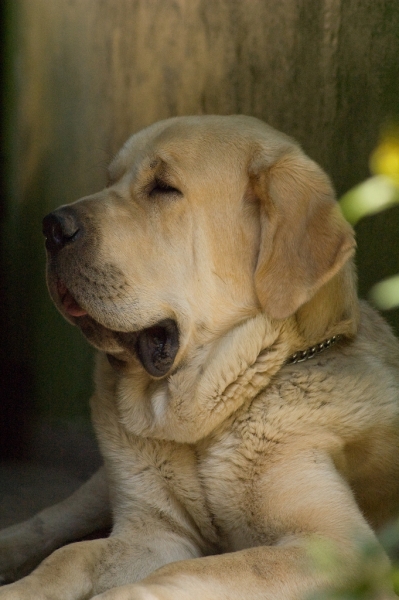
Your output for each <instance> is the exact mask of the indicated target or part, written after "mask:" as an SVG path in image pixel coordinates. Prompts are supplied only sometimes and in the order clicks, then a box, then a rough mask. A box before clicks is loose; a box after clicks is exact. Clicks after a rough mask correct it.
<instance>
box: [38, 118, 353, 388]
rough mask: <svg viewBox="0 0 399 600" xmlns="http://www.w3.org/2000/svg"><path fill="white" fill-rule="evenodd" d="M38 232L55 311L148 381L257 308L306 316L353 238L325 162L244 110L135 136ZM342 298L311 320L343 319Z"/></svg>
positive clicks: (277, 315) (275, 315) (273, 315)
mask: <svg viewBox="0 0 399 600" xmlns="http://www.w3.org/2000/svg"><path fill="white" fill-rule="evenodd" d="M44 234H45V236H46V238H47V241H46V247H47V255H48V267H47V279H48V287H49V290H50V294H51V296H52V298H53V300H54V302H55V304H56V306H57V307H58V309H59V310H60V311H61V313H62V314H63V315H64V316H65V317H66V318H67V319H68V320H69V321H71V322H72V323H73V324H75V325H78V326H79V327H80V328H81V330H82V332H83V333H84V334H85V336H86V337H87V338H88V340H89V341H90V342H91V343H92V344H93V345H94V346H95V347H96V348H98V349H100V350H103V351H104V352H106V353H107V354H108V355H109V357H110V361H111V364H112V363H113V364H114V365H115V366H118V365H124V364H129V362H131V361H133V362H134V361H135V362H136V363H137V360H138V361H139V362H141V364H142V366H143V367H144V368H145V370H146V371H147V372H148V373H149V374H150V375H151V376H153V377H156V378H159V377H163V376H165V375H166V374H168V373H169V372H170V371H171V370H172V369H173V368H174V367H175V366H176V365H177V364H179V362H181V361H184V360H185V357H186V356H187V354H188V353H189V352H190V349H192V348H193V347H198V346H199V345H201V344H206V343H208V342H209V341H212V340H214V339H215V338H217V337H219V336H221V335H223V333H224V332H226V331H228V330H229V329H230V328H231V327H233V326H235V325H237V324H238V323H240V322H241V321H243V320H245V319H247V318H248V317H251V316H254V315H256V314H257V313H258V312H261V311H264V312H265V313H266V314H267V315H268V316H269V317H270V319H276V320H281V319H287V318H290V317H291V316H292V315H298V314H299V313H300V311H302V314H303V315H304V317H303V318H304V319H305V317H306V319H307V321H308V323H311V322H313V321H314V320H315V319H316V315H315V314H311V313H312V311H310V309H309V307H310V306H312V305H311V302H312V300H313V299H314V298H315V296H316V295H317V294H318V293H319V292H320V290H322V289H326V287H325V286H326V284H327V283H328V282H330V281H332V280H333V279H334V276H336V275H337V274H338V273H339V272H341V271H342V268H343V266H344V265H345V263H346V262H347V261H348V258H349V257H350V256H351V255H352V254H353V249H354V238H353V232H352V229H351V228H350V226H349V225H348V224H347V223H346V222H345V221H344V219H343V218H342V216H341V214H340V212H339V209H338V206H337V203H336V201H335V199H334V194H333V191H332V188H331V185H330V182H329V180H328V178H327V176H326V175H325V174H324V172H323V171H322V170H321V169H320V168H319V167H318V166H317V165H316V164H315V163H314V162H313V161H311V160H310V159H309V158H307V157H306V156H305V155H304V154H303V152H302V151H301V150H300V148H299V147H298V146H297V145H296V144H295V143H294V142H293V141H292V140H291V139H290V138H288V137H286V136H284V135H283V134H280V133H278V132H276V131H275V130H273V129H272V128H270V127H268V126H267V125H265V124H264V123H262V122H260V121H258V120H257V119H254V118H251V117H242V116H229V117H213V116H209V117H181V118H175V119H169V120H166V121H162V122H159V123H156V124H155V125H153V126H151V127H148V128H147V129H145V130H143V131H141V132H140V133H138V134H136V135H134V136H133V137H132V138H130V139H129V140H128V141H127V143H126V144H125V146H124V147H123V148H122V149H121V151H120V152H119V154H118V155H117V157H116V158H115V160H114V161H113V162H112V164H111V165H110V167H109V185H108V186H107V187H106V188H105V189H104V190H103V191H101V192H99V193H97V194H94V195H92V196H88V197H86V198H83V199H81V200H78V201H77V202H75V203H73V204H70V205H67V206H62V207H61V208H59V209H57V210H56V211H54V212H53V213H51V214H49V215H47V216H46V217H45V219H44ZM346 293H347V290H346ZM338 296H339V293H336V294H335V297H334V300H333V302H332V303H333V304H334V303H335V304H336V305H338V301H337V298H338ZM340 302H341V301H340ZM329 304H331V302H329ZM344 304H345V303H344V302H343V301H342V307H341V306H339V307H337V306H336V307H335V308H334V315H335V316H334V317H332V316H331V315H330V316H328V317H327V321H326V320H325V324H324V325H323V326H322V328H324V329H326V328H327V327H329V326H332V322H328V319H329V320H330V321H332V320H333V319H335V320H336V319H341V320H344V319H346V320H348V319H350V315H349V314H348V308H347V303H346V304H345V306H346V308H344ZM312 310H313V309H312ZM317 310H318V309H317V307H315V311H316V312H317ZM331 310H332V309H331ZM317 319H319V317H317ZM323 333H324V332H323ZM312 335H313V334H312ZM312 335H310V338H312ZM318 335H319V332H317V333H316V330H315V332H314V336H316V337H317V336H318ZM320 335H322V333H320ZM305 337H306V336H305ZM316 341H317V340H316Z"/></svg>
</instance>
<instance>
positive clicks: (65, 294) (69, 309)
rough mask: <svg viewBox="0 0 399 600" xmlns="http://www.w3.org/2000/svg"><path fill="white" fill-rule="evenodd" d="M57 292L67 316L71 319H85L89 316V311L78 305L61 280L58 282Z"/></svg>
mask: <svg viewBox="0 0 399 600" xmlns="http://www.w3.org/2000/svg"><path fill="white" fill-rule="evenodd" d="M57 292H58V296H59V298H60V301H61V304H62V306H63V308H64V311H65V313H66V314H67V315H70V316H71V317H84V316H85V315H87V314H88V313H87V311H86V310H84V308H82V307H81V306H80V305H79V304H78V303H77V301H76V300H75V298H74V297H73V296H72V294H71V292H70V291H69V290H68V288H67V286H66V285H65V283H63V282H62V281H60V280H58V281H57Z"/></svg>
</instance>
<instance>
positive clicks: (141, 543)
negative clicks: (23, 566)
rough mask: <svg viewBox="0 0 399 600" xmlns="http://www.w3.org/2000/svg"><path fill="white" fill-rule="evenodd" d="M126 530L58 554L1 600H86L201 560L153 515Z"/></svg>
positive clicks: (8, 588) (182, 537)
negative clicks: (158, 571)
mask: <svg viewBox="0 0 399 600" xmlns="http://www.w3.org/2000/svg"><path fill="white" fill-rule="evenodd" d="M140 523H141V525H140ZM127 525H128V524H127V523H126V529H125V531H124V532H123V533H122V534H121V535H118V536H117V535H111V536H110V537H109V538H103V539H97V540H91V541H83V542H76V543H74V544H70V545H68V546H64V547H63V548H60V549H58V550H56V551H55V552H54V553H53V554H52V555H51V556H49V557H48V558H47V559H46V560H45V561H44V562H43V563H42V564H41V565H40V566H39V567H38V568H37V569H36V570H35V571H33V573H31V574H30V575H28V576H27V577H25V578H23V579H21V580H20V581H17V582H16V583H12V584H10V585H7V586H4V587H3V588H0V600H50V599H51V600H57V599H60V600H86V599H87V598H91V597H92V596H93V595H95V594H98V593H99V592H102V591H104V590H107V589H110V588H112V587H115V586H121V585H123V584H125V583H127V582H132V581H137V580H141V579H142V578H143V577H146V576H147V575H148V574H149V573H151V572H152V571H154V570H156V569H158V568H159V567H160V566H162V565H165V564H167V563H168V562H170V561H182V560H183V561H185V560H186V559H190V558H195V557H197V556H200V549H199V548H198V547H197V545H196V544H195V542H194V541H192V540H190V539H189V538H188V536H187V535H186V534H184V533H183V532H182V533H174V532H173V531H171V530H170V528H169V526H168V524H165V523H163V522H162V520H160V519H157V518H151V516H150V515H149V514H147V515H145V514H143V515H141V516H139V515H138V518H137V519H135V523H134V525H135V526H134V527H132V524H131V527H130V528H128V526H127Z"/></svg>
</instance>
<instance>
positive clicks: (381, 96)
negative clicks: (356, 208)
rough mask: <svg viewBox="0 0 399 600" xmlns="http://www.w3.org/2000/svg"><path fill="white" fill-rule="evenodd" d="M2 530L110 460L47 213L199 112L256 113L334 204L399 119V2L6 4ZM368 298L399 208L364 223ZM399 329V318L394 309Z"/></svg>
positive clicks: (91, 0) (0, 240)
mask: <svg viewBox="0 0 399 600" xmlns="http://www.w3.org/2000/svg"><path fill="white" fill-rule="evenodd" d="M1 7H2V8H1V10H2V11H3V14H2V15H1V17H2V18H1V23H2V25H1V27H2V33H3V35H2V44H3V47H2V52H1V57H2V63H1V79H2V90H3V92H2V147H1V175H2V177H1V206H0V219H1V223H0V227H1V232H0V233H1V237H0V332H1V336H0V339H1V348H0V395H1V401H0V526H1V525H6V524H8V523H11V522H13V521H17V520H20V519H21V518H23V517H25V516H28V515H29V514H31V513H32V512H33V511H35V510H37V509H38V508H41V507H42V506H44V505H45V504H49V503H51V502H54V501H55V500H57V499H59V498H61V497H63V496H64V495H65V494H66V493H68V492H69V491H71V490H72V489H73V488H74V487H76V486H77V485H78V484H79V481H81V480H83V479H84V478H85V477H86V476H87V475H88V474H89V473H90V472H91V471H93V470H94V469H95V468H96V467H97V465H98V464H99V457H98V454H97V451H96V445H95V441H94V439H93V435H92V432H91V429H90V424H89V410H88V398H89V396H90V393H91V388H92V383H91V381H92V380H91V369H92V352H91V350H90V348H89V346H88V345H87V343H86V342H85V341H84V339H83V338H82V337H81V335H80V333H79V332H78V331H77V330H75V329H74V328H73V327H71V326H70V325H68V324H67V323H66V322H64V320H63V319H62V318H61V316H60V315H59V314H58V313H57V312H56V310H55V308H54V307H53V306H52V304H51V302H50V300H49V298H48V295H47V291H46V287H45V279H44V262H45V254H44V244H43V239H42V235H41V219H42V217H43V216H44V215H45V214H46V213H47V212H49V211H50V210H52V209H53V208H55V207H56V206H58V205H59V204H62V203H66V202H71V201H73V200H75V199H77V198H79V197H80V196H83V195H85V194H89V193H92V192H94V191H96V190H98V189H100V188H101V187H102V186H103V185H104V182H105V167H106V165H107V163H108V162H109V161H110V159H111V158H112V156H113V155H114V153H115V152H116V151H117V150H118V148H119V147H120V146H121V144H122V143H123V142H124V141H125V140H126V139H127V138H128V137H129V136H130V135H131V134H132V133H134V132H135V131H137V130H139V129H141V128H142V127H144V126H146V125H149V124H150V123H152V122H154V121H156V120H158V119H162V118H166V117H170V116H174V115H187V114H231V113H243V114H249V115H254V116H256V117H259V118H261V119H263V120H265V121H267V122H268V123H269V124H271V125H272V126H274V127H276V128H277V129H280V130H282V131H284V132H285V133H287V134H289V135H291V136H293V137H295V138H296V139H298V140H299V141H300V143H301V144H302V146H303V148H304V150H305V151H306V152H307V153H308V154H309V155H310V156H311V157H312V158H313V159H315V160H316V161H317V162H319V163H320V164H321V165H322V166H323V168H324V169H325V170H326V171H327V173H329V175H330V177H331V178H332V180H333V182H334V184H335V187H336V189H337V193H338V195H339V196H340V195H342V194H343V193H344V192H346V191H347V190H348V189H350V188H351V187H352V186H354V185H355V184H357V183H359V182H361V181H363V180H364V179H365V178H367V177H368V176H369V166H368V161H369V156H370V154H371V152H372V150H373V149H374V148H375V147H376V145H377V144H378V140H379V136H380V132H381V130H382V128H383V127H386V126H389V125H390V123H394V122H396V121H397V119H398V117H399V2H398V1H397V0H345V1H343V0H320V1H319V2H314V1H313V0H118V1H117V2H115V1H114V0H101V1H99V0H35V1H34V2H33V1H32V0H8V1H7V0H3V2H2V4H1ZM356 229H357V234H358V247H359V250H358V268H359V287H360V293H361V295H363V296H365V295H366V294H367V291H368V290H369V289H370V287H371V286H372V285H373V284H374V283H375V282H376V281H378V280H380V279H382V278H383V277H387V276H389V275H393V274H395V273H397V272H399V236H398V231H399V208H398V207H396V208H391V209H390V210H388V211H385V212H383V213H380V214H379V215H377V216H373V217H367V218H365V219H363V220H362V221H360V222H359V224H358V225H357V226H356ZM385 316H386V318H387V319H388V320H389V321H390V322H391V324H392V326H393V327H394V328H396V330H397V331H399V311H397V310H393V311H389V312H387V313H386V314H385Z"/></svg>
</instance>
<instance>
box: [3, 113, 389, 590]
mask: <svg viewBox="0 0 399 600" xmlns="http://www.w3.org/2000/svg"><path fill="white" fill-rule="evenodd" d="M44 234H45V236H46V239H47V241H46V247H47V256H48V267H47V277H48V287H49V290H50V294H51V296H52V298H53V300H54V302H55V304H56V306H57V307H58V309H59V310H60V311H61V313H62V314H63V315H64V316H65V318H66V319H67V320H68V321H70V322H71V323H72V324H74V325H77V326H78V327H80V329H81V330H82V332H83V334H84V335H85V336H86V337H87V339H88V340H89V341H90V342H91V343H92V344H93V345H94V346H95V347H96V348H97V349H98V350H99V353H98V358H97V364H96V373H95V381H96V392H95V394H94V397H93V398H92V413H93V420H94V425H95V428H96V431H97V436H98V441H99V444H100V448H101V452H102V454H103V457H104V463H105V467H104V469H103V470H101V471H100V472H99V473H97V474H96V475H95V476H94V477H93V479H92V480H90V481H89V482H88V483H87V484H86V485H85V486H83V488H82V489H81V490H80V491H78V492H77V493H76V494H75V495H74V496H73V497H72V498H71V499H69V500H67V501H66V502H65V503H63V504H61V505H59V506H56V507H53V508H50V509H47V510H46V511H44V512H43V513H41V514H40V515H38V516H37V517H35V518H33V519H32V520H30V521H28V522H26V523H24V524H22V525H20V526H16V527H13V528H10V529H9V530H6V531H5V532H4V533H3V534H2V536H1V539H0V564H1V568H2V571H3V576H4V579H5V580H7V578H8V580H9V579H10V577H12V573H15V574H18V573H23V571H24V569H25V570H27V569H28V568H29V565H30V566H33V565H34V564H35V562H38V561H39V560H40V559H41V558H43V557H44V556H45V555H46V554H48V553H50V552H51V551H52V550H53V549H54V548H55V547H56V546H58V545H61V544H62V543H64V542H65V541H68V540H69V541H70V540H71V539H78V538H79V536H82V535H83V534H85V533H87V532H88V531H90V530H91V529H94V528H95V527H97V526H98V525H103V524H104V523H106V521H107V519H108V511H109V509H108V490H109V496H110V500H109V503H110V507H111V511H112V516H113V529H112V534H111V535H110V537H109V538H106V539H95V540H91V541H80V542H75V543H72V544H70V545H67V546H64V547H62V548H61V549H58V550H56V551H55V552H54V553H53V554H51V555H50V556H49V557H48V558H47V559H46V560H45V561H44V562H43V563H42V564H41V565H40V566H39V567H38V568H37V569H36V570H34V571H33V573H32V574H30V575H28V576H27V577H25V578H23V579H21V580H19V581H17V582H16V583H12V584H10V585H7V586H5V587H3V588H2V589H1V591H0V598H1V600H50V599H51V600H54V599H60V600H78V599H80V600H83V599H87V598H93V597H95V598H96V599H97V600H100V599H101V600H255V599H256V600H258V599H262V600H269V599H270V600H272V599H273V600H291V599H292V600H294V599H295V600H296V599H300V598H305V597H309V595H310V594H312V593H317V592H318V590H325V589H330V588H331V589H333V588H335V587H339V586H341V585H346V584H347V583H351V582H354V581H356V579H357V577H359V576H360V575H361V569H362V565H361V551H360V547H361V546H362V544H366V545H367V547H368V548H369V550H370V548H372V551H373V552H374V554H373V561H372V562H373V566H374V569H375V571H376V577H379V576H381V577H383V575H384V573H385V572H386V570H387V569H389V562H388V559H387V558H386V557H385V555H384V553H383V551H382V550H381V549H380V547H379V545H378V541H377V538H376V534H375V532H376V531H377V530H378V529H379V528H380V527H381V526H383V525H384V524H385V523H387V522H389V520H390V519H392V518H393V517H394V516H395V515H396V513H397V510H398V508H399V403H398V398H399V345H398V343H397V341H396V340H395V338H394V337H393V335H392V334H391V332H390V330H389V328H388V326H387V325H386V324H385V322H384V321H383V320H382V319H381V318H380V317H379V316H378V315H377V314H376V313H375V312H374V311H373V310H372V309H371V308H370V307H368V306H367V305H366V304H363V303H359V301H358V299H357V295H356V289H355V279H356V278H355V273H354V266H353V254H354V248H355V242H354V236H353V231H352V229H351V227H350V226H349V225H348V224H347V223H346V222H345V220H344V219H343V217H342V216H341V214H340V211H339V208H338V205H337V203H336V201H335V198H334V192H333V190H332V187H331V184H330V182H329V180H328V178H327V176H326V175H325V174H324V172H323V171H322V170H321V169H320V168H319V167H318V166H317V165H316V164H315V163H314V162H313V161H311V160H310V159H309V158H307V157H306V156H305V155H304V153H303V152H302V151H301V149H300V148H299V147H298V145H297V144H296V143H295V142H293V140H291V139H290V138H288V137H286V136H285V135H283V134H281V133H278V132H276V131H275V130H273V129H272V128H270V127H268V126H267V125H265V124H264V123H262V122H261V121H258V120H257V119H254V118H250V117H243V116H229V117H215V116H208V117H182V118H175V119H170V120H166V121H162V122H159V123H156V124H155V125H153V126H151V127H149V128H147V129H145V130H144V131H142V132H140V133H138V134H136V135H134V136H133V137H132V138H131V139H130V140H128V142H127V143H126V144H125V146H124V147H123V148H122V150H121V151H120V152H119V154H118V155H117V157H116V158H115V160H114V161H113V162H112V164H111V166H110V168H109V185H108V187H107V188H106V189H104V190H103V191H101V192H99V193H97V194H94V195H92V196H88V197H86V198H83V199H81V200H79V201H77V202H75V203H74V204H71V205H68V206H63V207H61V208H59V209H57V210H56V211H54V212H53V213H51V214H50V215H48V216H47V217H45V219H44ZM326 545H327V546H328V547H329V548H332V549H333V550H334V552H335V559H334V560H331V561H330V562H329V563H328V568H325V569H322V570H321V569H319V568H317V565H316V564H315V563H314V558H312V557H314V554H315V549H316V554H317V549H319V548H325V547H326ZM312 548H313V550H312V551H310V550H311V549H312ZM379 594H380V595H379V596H378V597H381V598H382V597H384V598H386V597H390V595H391V592H390V591H389V589H386V590H385V589H384V588H383V587H381V591H380V592H379Z"/></svg>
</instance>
